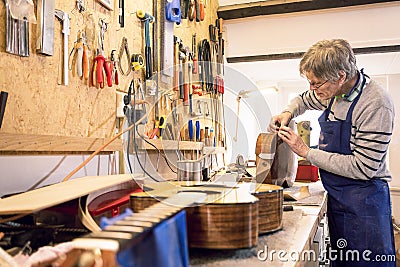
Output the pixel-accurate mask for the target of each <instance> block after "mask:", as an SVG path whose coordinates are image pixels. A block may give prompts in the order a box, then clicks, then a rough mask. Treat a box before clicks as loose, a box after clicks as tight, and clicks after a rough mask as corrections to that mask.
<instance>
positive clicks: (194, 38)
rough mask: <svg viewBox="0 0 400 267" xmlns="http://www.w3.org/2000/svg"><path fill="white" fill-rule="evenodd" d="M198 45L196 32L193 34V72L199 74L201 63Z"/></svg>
mask: <svg viewBox="0 0 400 267" xmlns="http://www.w3.org/2000/svg"><path fill="white" fill-rule="evenodd" d="M196 49H197V45H196V34H193V35H192V60H193V70H192V71H193V74H197V73H198V72H199V63H198V62H197V53H196Z"/></svg>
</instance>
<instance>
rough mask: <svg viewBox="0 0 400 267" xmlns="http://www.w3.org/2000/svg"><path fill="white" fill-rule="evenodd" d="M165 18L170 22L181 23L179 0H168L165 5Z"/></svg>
mask: <svg viewBox="0 0 400 267" xmlns="http://www.w3.org/2000/svg"><path fill="white" fill-rule="evenodd" d="M165 18H166V19H167V20H168V21H170V22H176V24H178V25H179V24H181V4H180V1H179V0H172V1H170V2H169V1H168V2H167V5H166V6H165Z"/></svg>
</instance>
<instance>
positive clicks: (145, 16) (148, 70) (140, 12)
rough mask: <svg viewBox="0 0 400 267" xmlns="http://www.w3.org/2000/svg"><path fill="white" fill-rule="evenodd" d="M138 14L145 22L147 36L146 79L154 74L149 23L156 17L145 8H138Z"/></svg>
mask: <svg viewBox="0 0 400 267" xmlns="http://www.w3.org/2000/svg"><path fill="white" fill-rule="evenodd" d="M136 16H137V17H138V18H139V19H140V20H141V21H142V22H143V23H144V34H145V38H146V46H145V57H146V79H150V78H151V76H153V68H152V62H151V46H150V32H149V25H150V23H153V22H154V21H155V19H154V17H153V16H152V15H150V14H149V13H146V12H144V11H143V10H138V11H137V12H136Z"/></svg>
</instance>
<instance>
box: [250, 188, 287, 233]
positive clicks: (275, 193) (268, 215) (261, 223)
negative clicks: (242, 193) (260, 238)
mask: <svg viewBox="0 0 400 267" xmlns="http://www.w3.org/2000/svg"><path fill="white" fill-rule="evenodd" d="M252 194H253V196H255V197H257V198H258V199H259V204H258V233H259V234H266V233H271V232H275V231H277V230H280V229H282V216H283V188H282V187H281V186H277V185H271V184H257V187H256V190H255V192H254V193H252Z"/></svg>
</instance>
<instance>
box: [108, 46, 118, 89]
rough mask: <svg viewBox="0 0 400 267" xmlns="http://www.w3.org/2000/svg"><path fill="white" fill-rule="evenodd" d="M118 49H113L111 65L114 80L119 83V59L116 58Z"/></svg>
mask: <svg viewBox="0 0 400 267" xmlns="http://www.w3.org/2000/svg"><path fill="white" fill-rule="evenodd" d="M116 52H117V51H115V50H112V51H111V56H110V59H111V65H112V71H111V77H112V81H113V83H114V84H116V85H118V84H119V77H118V70H117V60H116V56H115V53H116Z"/></svg>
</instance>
